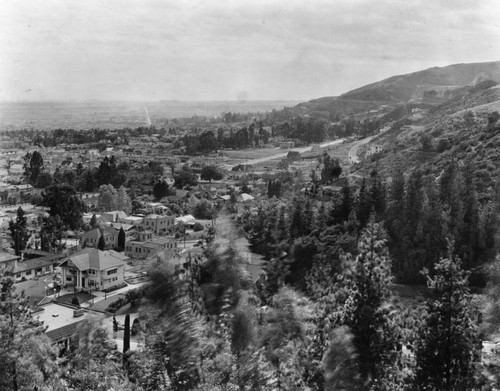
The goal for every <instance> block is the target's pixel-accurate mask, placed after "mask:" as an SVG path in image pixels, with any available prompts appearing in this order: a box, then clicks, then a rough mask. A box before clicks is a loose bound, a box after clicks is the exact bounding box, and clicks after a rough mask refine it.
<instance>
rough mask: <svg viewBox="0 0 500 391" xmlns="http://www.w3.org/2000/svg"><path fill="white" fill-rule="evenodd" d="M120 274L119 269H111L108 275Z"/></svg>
mask: <svg viewBox="0 0 500 391" xmlns="http://www.w3.org/2000/svg"><path fill="white" fill-rule="evenodd" d="M117 273H118V269H111V270H108V271H107V275H108V276H109V275H110V274H117Z"/></svg>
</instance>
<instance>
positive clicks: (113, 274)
mask: <svg viewBox="0 0 500 391" xmlns="http://www.w3.org/2000/svg"><path fill="white" fill-rule="evenodd" d="M127 259H128V257H127V256H125V255H123V254H121V253H118V252H116V251H113V250H107V251H101V250H98V249H95V248H85V249H83V250H81V251H78V252H76V253H74V254H73V255H72V256H70V257H69V258H67V259H66V260H64V261H63V262H62V263H61V264H60V266H61V269H62V284H63V285H64V286H68V285H69V286H74V287H76V289H77V290H89V291H90V290H103V289H107V288H111V287H113V286H115V285H119V284H121V283H123V282H124V272H125V265H126V264H127V263H126V260H127Z"/></svg>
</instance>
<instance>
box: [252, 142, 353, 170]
mask: <svg viewBox="0 0 500 391" xmlns="http://www.w3.org/2000/svg"><path fill="white" fill-rule="evenodd" d="M343 142H344V139H343V138H341V139H338V140H334V141H328V142H326V143H323V144H320V145H319V147H320V148H325V147H329V146H331V145H337V144H341V143H343ZM311 149H312V147H302V148H291V149H288V150H286V152H281V153H278V154H276V155H271V156H266V157H261V158H258V159H252V160H248V163H246V164H247V165H253V164H259V163H264V162H268V161H270V160H275V159H283V158H285V157H287V155H288V152H291V151H296V152H300V153H304V152H309V151H311Z"/></svg>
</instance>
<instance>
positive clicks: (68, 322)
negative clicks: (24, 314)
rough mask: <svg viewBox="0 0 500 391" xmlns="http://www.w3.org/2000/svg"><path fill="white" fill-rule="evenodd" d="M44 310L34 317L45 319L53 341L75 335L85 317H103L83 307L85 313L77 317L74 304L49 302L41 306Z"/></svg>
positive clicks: (36, 313)
mask: <svg viewBox="0 0 500 391" xmlns="http://www.w3.org/2000/svg"><path fill="white" fill-rule="evenodd" d="M40 308H41V309H42V310H41V311H38V312H35V313H33V318H35V319H39V320H41V321H43V323H44V324H45V326H47V330H46V333H47V335H48V336H49V337H50V338H51V339H52V341H54V342H56V341H60V340H61V339H64V338H67V337H69V336H71V335H73V334H74V333H75V331H76V328H77V327H78V323H80V322H81V321H82V320H83V319H88V318H90V317H96V316H97V317H103V316H105V315H104V314H102V313H99V312H95V311H89V310H87V309H83V315H82V316H78V317H75V316H74V315H73V311H74V310H75V309H76V308H75V307H73V306H69V305H64V304H60V303H54V302H52V303H48V304H45V305H43V306H41V307H40Z"/></svg>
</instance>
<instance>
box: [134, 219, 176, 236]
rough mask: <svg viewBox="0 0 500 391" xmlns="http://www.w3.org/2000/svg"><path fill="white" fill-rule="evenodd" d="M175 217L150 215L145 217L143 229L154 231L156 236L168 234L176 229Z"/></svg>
mask: <svg viewBox="0 0 500 391" xmlns="http://www.w3.org/2000/svg"><path fill="white" fill-rule="evenodd" d="M174 221H175V217H174V216H163V215H157V214H150V215H147V216H145V217H144V221H143V223H142V227H143V228H144V229H146V230H151V231H153V232H154V233H155V234H156V235H161V234H166V233H168V232H169V231H170V230H171V229H173V228H174Z"/></svg>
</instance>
